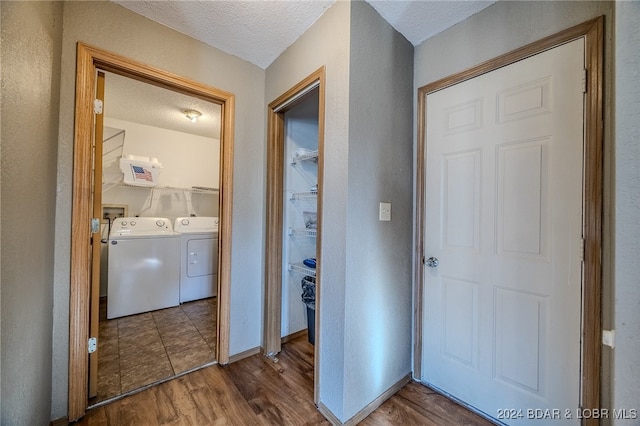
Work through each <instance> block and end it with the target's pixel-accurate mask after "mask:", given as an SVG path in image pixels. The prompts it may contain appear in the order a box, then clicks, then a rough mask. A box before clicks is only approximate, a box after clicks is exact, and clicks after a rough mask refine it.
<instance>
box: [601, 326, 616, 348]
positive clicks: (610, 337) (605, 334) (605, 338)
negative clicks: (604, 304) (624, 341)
mask: <svg viewBox="0 0 640 426" xmlns="http://www.w3.org/2000/svg"><path fill="white" fill-rule="evenodd" d="M602 344H603V345H605V346H609V347H610V348H615V347H616V332H615V330H602Z"/></svg>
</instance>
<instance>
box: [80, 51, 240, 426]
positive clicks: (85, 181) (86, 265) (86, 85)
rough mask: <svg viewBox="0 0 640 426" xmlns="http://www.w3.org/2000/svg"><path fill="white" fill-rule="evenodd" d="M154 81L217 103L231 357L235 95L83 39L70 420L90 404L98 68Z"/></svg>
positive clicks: (223, 312) (220, 344) (221, 285)
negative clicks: (230, 301) (93, 171)
mask: <svg viewBox="0 0 640 426" xmlns="http://www.w3.org/2000/svg"><path fill="white" fill-rule="evenodd" d="M98 69H99V70H103V71H108V72H112V73H115V74H119V75H122V76H124V77H128V78H132V79H135V80H138V81H141V82H144V83H148V84H153V85H155V86H159V87H163V88H165V89H169V90H172V91H175V92H179V93H182V94H185V95H189V96H193V97H196V98H199V99H203V100H206V101H210V102H214V103H216V104H219V105H220V106H221V109H222V112H221V134H220V162H221V167H220V198H219V203H220V213H219V215H220V230H219V242H218V245H219V247H218V248H219V253H220V258H219V266H218V277H219V278H218V309H217V354H216V355H217V358H216V359H217V360H218V362H219V363H220V364H226V363H228V362H229V297H230V275H231V212H232V188H233V186H232V185H233V136H234V111H235V106H234V105H235V96H234V95H233V94H231V93H227V92H224V91H222V90H218V89H216V88H214V87H211V86H207V85H204V84H201V83H198V82H195V81H193V80H189V79H187V78H184V77H181V76H179V75H176V74H172V73H170V72H167V71H164V70H161V69H159V68H155V67H152V66H150V65H147V64H143V63H141V62H137V61H135V60H132V59H129V58H126V57H124V56H120V55H118V54H115V53H111V52H108V51H105V50H102V49H99V48H97V47H93V46H90V45H87V44H84V43H82V42H80V43H78V45H77V61H76V98H75V99H76V107H75V130H74V148H73V187H72V190H73V196H72V198H73V200H72V203H73V204H72V209H73V210H72V217H71V277H70V296H69V393H68V396H69V407H68V410H69V413H68V417H69V420H70V421H74V420H77V419H79V418H80V417H82V416H83V415H84V414H85V411H86V409H87V405H88V383H87V382H88V380H87V379H88V353H87V341H88V338H89V310H90V308H89V307H90V281H91V280H90V278H91V262H90V260H91V256H90V250H89V243H90V240H91V230H90V220H91V217H92V205H91V200H92V198H91V197H92V196H91V194H92V189H93V188H92V185H93V177H92V164H91V162H92V142H93V124H94V114H93V100H94V97H95V87H96V74H97V70H98Z"/></svg>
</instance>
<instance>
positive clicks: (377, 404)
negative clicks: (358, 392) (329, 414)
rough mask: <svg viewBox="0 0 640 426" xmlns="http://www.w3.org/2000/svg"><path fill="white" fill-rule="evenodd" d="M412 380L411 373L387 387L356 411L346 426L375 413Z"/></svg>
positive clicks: (351, 425)
mask: <svg viewBox="0 0 640 426" xmlns="http://www.w3.org/2000/svg"><path fill="white" fill-rule="evenodd" d="M410 381H411V373H409V374H407V375H406V376H404V377H403V378H402V379H400V380H399V381H398V382H397V383H396V384H395V385H393V386H391V387H390V388H389V389H387V390H386V391H385V392H384V393H383V394H382V395H380V396H379V397H377V398H376V399H374V400H373V401H371V402H370V403H369V404H368V405H367V406H366V407H364V408H363V409H362V410H360V411H359V412H358V413H356V415H355V416H353V417H351V418H350V419H349V420H347V421H346V422H345V423H344V426H353V425H357V424H358V423H360V422H361V421H363V420H364V419H365V418H367V416H368V415H369V414H371V413H373V412H374V411H375V410H376V409H377V408H378V407H380V406H381V405H382V403H384V402H385V401H386V400H387V399H389V398H391V397H392V396H393V395H395V393H396V392H398V391H399V390H400V389H402V388H403V387H404V385H406V384H407V383H409V382H410Z"/></svg>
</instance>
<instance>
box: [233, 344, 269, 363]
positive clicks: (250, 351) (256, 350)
mask: <svg viewBox="0 0 640 426" xmlns="http://www.w3.org/2000/svg"><path fill="white" fill-rule="evenodd" d="M261 351H262V349H261V348H260V346H256V347H255V348H251V349H247V350H246V351H244V352H240V353H239V354H235V355H231V356H230V357H229V364H231V363H234V362H237V361H240V360H243V359H245V358H249V357H250V356H253V355H255V354H259V353H260V352H261Z"/></svg>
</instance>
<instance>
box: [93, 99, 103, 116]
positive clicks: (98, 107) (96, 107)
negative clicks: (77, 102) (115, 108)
mask: <svg viewBox="0 0 640 426" xmlns="http://www.w3.org/2000/svg"><path fill="white" fill-rule="evenodd" d="M93 113H94V114H102V100H100V99H94V100H93Z"/></svg>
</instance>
